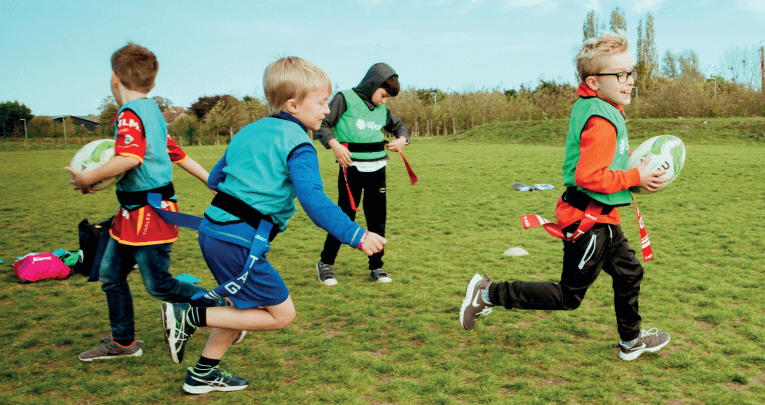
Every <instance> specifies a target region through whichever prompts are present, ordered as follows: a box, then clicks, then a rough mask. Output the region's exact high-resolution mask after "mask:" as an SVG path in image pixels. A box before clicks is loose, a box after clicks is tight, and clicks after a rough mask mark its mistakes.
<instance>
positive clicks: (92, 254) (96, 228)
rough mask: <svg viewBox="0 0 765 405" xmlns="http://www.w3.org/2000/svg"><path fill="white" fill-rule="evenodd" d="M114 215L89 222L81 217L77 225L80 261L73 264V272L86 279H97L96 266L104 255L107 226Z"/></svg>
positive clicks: (107, 234) (107, 236) (107, 240)
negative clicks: (99, 220) (93, 222)
mask: <svg viewBox="0 0 765 405" xmlns="http://www.w3.org/2000/svg"><path fill="white" fill-rule="evenodd" d="M113 219H114V217H111V218H109V219H106V220H103V221H101V222H97V223H95V224H90V223H89V222H88V219H87V218H86V219H83V220H82V222H80V224H79V225H78V226H77V228H78V230H79V234H80V250H82V261H80V262H77V264H76V265H75V266H74V272H75V273H77V274H81V275H83V276H86V277H88V281H98V268H99V266H100V265H101V259H102V258H103V257H104V251H105V250H106V244H107V243H109V227H111V225H112V220H113Z"/></svg>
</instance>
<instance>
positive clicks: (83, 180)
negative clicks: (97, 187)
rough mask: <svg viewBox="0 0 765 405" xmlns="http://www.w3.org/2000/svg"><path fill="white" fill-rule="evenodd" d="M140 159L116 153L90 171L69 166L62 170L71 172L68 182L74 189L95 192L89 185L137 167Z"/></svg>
mask: <svg viewBox="0 0 765 405" xmlns="http://www.w3.org/2000/svg"><path fill="white" fill-rule="evenodd" d="M140 164H141V161H140V160H138V159H136V158H134V157H129V156H120V155H117V156H115V157H113V158H112V159H111V160H110V161H108V162H106V163H105V164H104V165H103V166H101V167H99V168H98V169H96V170H93V171H90V172H82V171H79V170H77V169H73V168H71V167H68V166H67V167H65V168H64V170H66V171H68V172H69V173H70V174H71V179H70V180H69V183H71V184H73V185H74V189H75V190H82V192H83V193H91V194H92V193H95V191H94V190H91V189H90V186H92V185H93V184H96V183H98V182H99V181H101V180H105V179H108V178H111V177H114V176H117V175H120V174H122V173H125V172H126V171H128V170H130V169H133V168H135V167H138V166H139V165H140Z"/></svg>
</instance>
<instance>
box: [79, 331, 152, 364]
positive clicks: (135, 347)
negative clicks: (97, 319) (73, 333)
mask: <svg viewBox="0 0 765 405" xmlns="http://www.w3.org/2000/svg"><path fill="white" fill-rule="evenodd" d="M100 343H101V344H100V345H98V346H96V347H94V348H93V349H90V350H88V351H87V352H84V353H80V361H93V360H104V359H116V358H120V357H139V356H141V355H142V354H143V349H141V346H142V345H143V341H140V340H136V341H134V342H133V344H132V345H130V346H127V347H125V346H122V345H120V344H118V343H116V342H114V341H112V335H108V336H106V337H104V338H103V339H101V342H100Z"/></svg>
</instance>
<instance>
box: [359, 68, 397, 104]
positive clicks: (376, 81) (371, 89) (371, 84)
mask: <svg viewBox="0 0 765 405" xmlns="http://www.w3.org/2000/svg"><path fill="white" fill-rule="evenodd" d="M391 76H398V74H397V73H396V71H395V70H393V68H392V67H390V65H388V64H387V63H375V64H374V65H372V67H370V68H369V70H368V71H367V74H366V75H365V76H364V78H363V79H361V82H360V83H359V85H358V86H356V87H354V88H353V91H355V92H356V94H358V95H359V97H361V98H362V99H363V100H364V101H366V102H367V103H370V104H371V103H372V94H374V93H375V91H377V89H378V88H380V85H382V84H383V82H385V81H386V80H388V79H389V78H390V77H391Z"/></svg>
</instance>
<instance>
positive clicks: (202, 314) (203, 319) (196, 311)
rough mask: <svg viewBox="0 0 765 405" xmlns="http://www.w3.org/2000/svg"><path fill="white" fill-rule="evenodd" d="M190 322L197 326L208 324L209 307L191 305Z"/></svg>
mask: <svg viewBox="0 0 765 405" xmlns="http://www.w3.org/2000/svg"><path fill="white" fill-rule="evenodd" d="M188 318H189V322H191V324H192V325H194V326H196V327H197V328H201V327H204V326H207V308H205V307H191V308H189V313H188Z"/></svg>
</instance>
